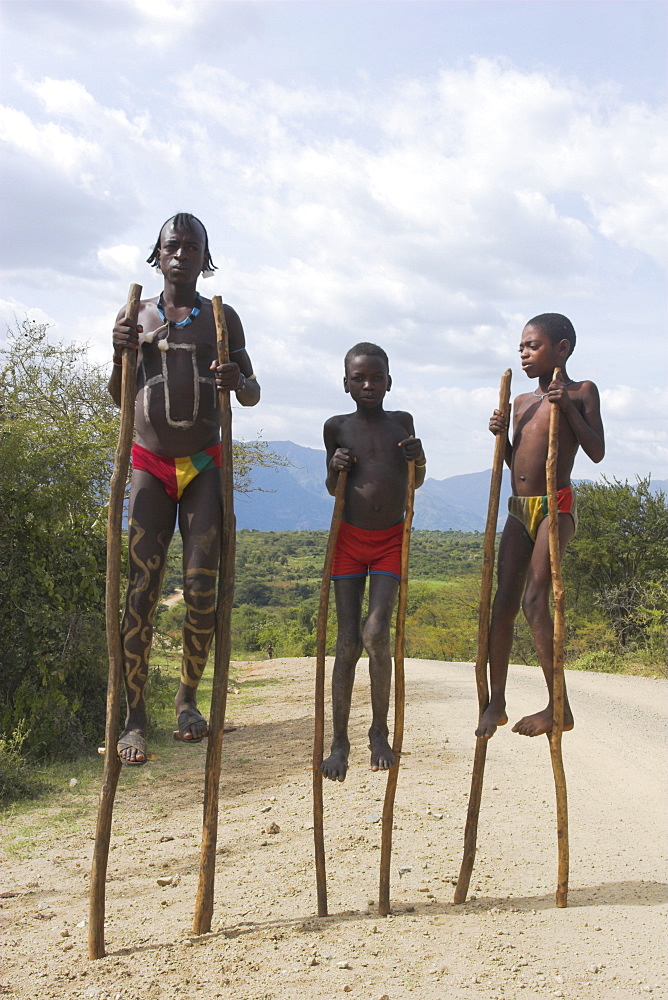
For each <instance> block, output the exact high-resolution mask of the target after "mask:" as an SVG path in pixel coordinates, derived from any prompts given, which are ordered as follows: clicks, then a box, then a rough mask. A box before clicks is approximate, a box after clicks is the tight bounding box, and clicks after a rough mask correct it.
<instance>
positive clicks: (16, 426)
mask: <svg viewBox="0 0 668 1000" xmlns="http://www.w3.org/2000/svg"><path fill="white" fill-rule="evenodd" d="M2 353H3V355H4V358H3V362H4V363H3V366H2V370H1V371H0V399H1V400H2V404H1V408H0V469H1V472H0V649H1V650H2V656H3V659H4V668H3V670H2V678H1V680H0V692H1V695H2V706H3V708H2V713H1V715H0V727H1V729H2V732H3V733H5V734H11V733H12V732H14V731H15V729H16V728H17V726H18V725H19V723H20V722H21V720H23V722H24V723H25V726H26V729H27V731H28V738H27V740H26V747H27V748H29V749H30V750H31V751H33V753H36V754H38V755H39V754H44V753H47V752H49V753H52V752H55V751H56V750H60V751H61V752H65V753H67V752H73V751H74V750H75V749H76V750H78V749H80V747H81V745H82V744H86V743H90V742H91V741H92V740H93V738H94V735H95V734H96V733H98V732H99V728H100V726H99V720H100V718H101V717H102V718H103V717H104V704H105V691H106V652H105V635H104V561H105V510H104V503H105V499H106V497H107V495H108V481H109V468H110V463H111V461H112V458H113V448H114V443H115V439H116V419H117V418H116V409H115V407H114V405H113V403H112V401H111V399H110V397H109V395H108V393H107V390H106V381H107V378H106V374H105V373H103V372H102V370H101V369H100V368H96V367H94V366H92V365H90V364H88V363H87V362H86V360H85V353H86V352H85V348H84V347H75V346H69V347H68V346H63V345H60V344H52V343H50V342H49V340H48V339H47V326H46V324H38V323H35V322H33V321H31V320H28V319H26V320H25V321H24V322H23V323H21V324H20V325H19V326H18V327H17V328H16V329H15V330H10V331H9V340H8V346H7V348H6V349H5V350H4V351H3V352H2Z"/></svg>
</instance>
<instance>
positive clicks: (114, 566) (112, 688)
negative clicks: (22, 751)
mask: <svg viewBox="0 0 668 1000" xmlns="http://www.w3.org/2000/svg"><path fill="white" fill-rule="evenodd" d="M141 292H142V286H141V285H135V284H132V285H130V291H129V293H128V302H127V306H126V309H125V316H126V319H128V320H130V321H131V322H132V323H136V322H137V317H138V315H139V300H140V298H141ZM122 358H123V370H122V377H121V420H120V427H119V431H118V442H117V444H116V452H115V454H114V470H113V472H112V475H111V485H110V492H109V510H108V514H107V578H106V597H105V617H106V628H107V651H108V655H109V677H108V681H107V721H106V726H105V748H106V753H105V755H104V774H103V778H102V788H101V790H100V801H99V805H98V812H97V827H96V830H95V846H94V847H93V865H92V868H91V873H90V896H89V915H88V957H89V958H102V957H103V955H104V953H105V951H104V913H105V885H106V880H107V861H108V858H109V840H110V837H111V820H112V813H113V809H114V797H115V795H116V786H117V784H118V776H119V774H120V773H121V767H122V765H121V761H120V758H119V756H118V754H117V753H116V743H117V742H118V717H119V712H120V705H121V684H122V681H123V643H122V641H121V626H120V620H119V607H120V588H121V533H122V526H123V500H124V497H125V484H126V482H127V479H128V466H129V464H130V449H131V447H132V432H133V429H134V422H135V392H136V374H135V373H136V367H137V352H136V351H135V350H134V349H133V348H131V347H126V348H124V349H123V353H122Z"/></svg>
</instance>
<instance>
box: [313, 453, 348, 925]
mask: <svg viewBox="0 0 668 1000" xmlns="http://www.w3.org/2000/svg"><path fill="white" fill-rule="evenodd" d="M347 479H348V473H347V471H346V470H345V469H342V470H341V472H339V478H338V479H337V481H336V493H335V496H334V510H333V511H332V523H331V525H330V528H329V537H328V539H327V551H326V553H325V565H324V567H323V571H322V583H321V584H320V605H319V607H318V629H317V645H316V660H315V730H314V734H313V841H314V845H315V878H316V888H317V893H318V916H319V917H326V916H327V874H326V871H325V835H324V829H323V813H322V771H321V770H320V765H321V763H322V758H323V746H324V739H325V652H326V648H327V611H328V608H329V590H330V583H331V577H332V563H333V561H334V549H335V548H336V539H337V538H338V535H339V525H340V524H341V517H342V516H343V507H344V503H345V498H346V481H347Z"/></svg>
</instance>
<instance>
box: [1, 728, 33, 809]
mask: <svg viewBox="0 0 668 1000" xmlns="http://www.w3.org/2000/svg"><path fill="white" fill-rule="evenodd" d="M27 738H28V731H27V730H26V728H25V724H24V722H23V721H21V722H19V723H18V724H17V726H16V728H15V729H14V730H13V732H11V733H10V734H9V735H8V736H0V805H6V804H7V803H8V802H12V801H14V800H15V799H21V798H26V797H28V796H31V795H36V794H37V793H38V792H40V791H42V790H43V788H44V781H43V779H42V778H41V777H40V775H39V774H37V772H36V771H35V769H34V766H33V765H31V764H30V763H29V761H28V760H26V758H25V757H24V756H23V744H24V743H25V741H26V739H27Z"/></svg>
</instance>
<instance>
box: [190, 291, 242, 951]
mask: <svg viewBox="0 0 668 1000" xmlns="http://www.w3.org/2000/svg"><path fill="white" fill-rule="evenodd" d="M212 304H213V316H214V320H215V322H216V336H217V343H218V364H219V365H224V364H227V363H228V362H229V360H230V354H229V342H228V336H227V324H226V322H225V311H224V309H223V300H222V299H221V297H220V295H214V297H213V299H212ZM218 399H219V404H220V440H221V445H222V464H221V479H222V498H223V511H222V527H221V535H220V562H219V564H218V598H217V601H216V653H215V659H214V668H213V689H212V692H211V712H210V715H209V742H208V746H207V751H206V770H205V776H204V812H203V824H202V846H201V849H200V861H199V882H198V885H197V899H196V901H195V916H194V920H193V932H194V933H195V934H207V933H208V932H209V931H210V930H211V918H212V917H213V890H214V880H215V875H216V840H217V837H218V792H219V785H220V762H221V753H222V748H223V731H224V728H225V709H226V707H227V683H228V677H229V672H230V652H231V633H230V622H231V618H232V602H233V600H234V558H235V548H236V519H235V516H234V469H233V455H232V409H231V406H230V393H229V390H227V389H225V390H222V391H221V392H220V393H219V397H218Z"/></svg>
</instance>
